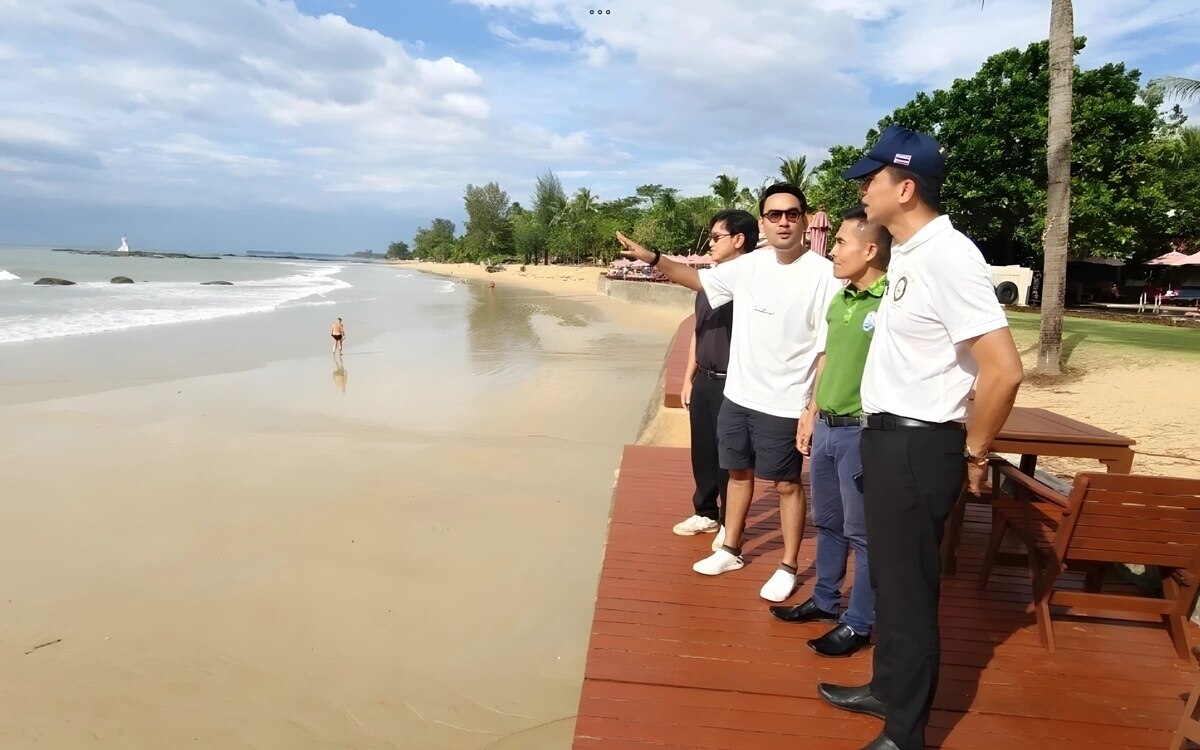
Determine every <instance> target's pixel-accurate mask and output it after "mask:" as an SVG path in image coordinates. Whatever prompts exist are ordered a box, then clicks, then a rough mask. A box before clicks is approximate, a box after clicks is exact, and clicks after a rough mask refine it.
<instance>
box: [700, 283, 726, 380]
mask: <svg viewBox="0 0 1200 750" xmlns="http://www.w3.org/2000/svg"><path fill="white" fill-rule="evenodd" d="M732 335H733V303H732V302H729V303H727V304H724V305H721V306H720V307H718V308H717V309H716V310H714V309H712V306H711V305H709V304H708V295H707V294H705V293H704V292H697V294H696V364H698V365H700V367H701V368H703V369H705V370H711V371H712V372H726V371H728V370H729V339H730V337H731V336H732Z"/></svg>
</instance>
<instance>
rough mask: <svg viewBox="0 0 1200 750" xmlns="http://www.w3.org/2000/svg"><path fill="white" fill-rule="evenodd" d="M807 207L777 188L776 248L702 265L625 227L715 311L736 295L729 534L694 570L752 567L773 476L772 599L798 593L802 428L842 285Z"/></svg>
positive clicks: (724, 437) (724, 435)
mask: <svg viewBox="0 0 1200 750" xmlns="http://www.w3.org/2000/svg"><path fill="white" fill-rule="evenodd" d="M807 213H808V202H807V201H806V200H805V198H804V193H803V192H801V191H800V189H799V188H797V187H795V186H794V185H788V184H785V183H780V184H776V185H772V186H771V187H769V188H767V189H766V191H764V193H763V197H762V199H761V200H760V201H759V215H760V223H761V226H762V229H763V231H764V233H765V234H766V236H767V239H768V240H769V241H770V243H771V245H772V247H773V249H772V248H763V249H761V250H758V251H756V252H753V253H747V254H746V255H743V256H741V257H740V258H735V259H733V260H731V261H729V262H727V263H723V264H721V265H719V266H717V267H715V268H710V269H705V270H702V271H697V270H696V269H694V268H691V267H689V266H686V265H683V264H682V263H675V262H673V261H671V260H669V259H667V258H660V254H659V253H658V252H656V251H650V250H647V249H646V248H644V247H642V246H641V245H638V244H637V243H635V242H633V241H632V240H630V239H629V238H628V237H626V236H625V235H623V234H621V233H619V232H618V233H617V239H618V241H620V242H621V244H622V246H624V248H625V250H626V254H627V255H629V256H630V257H633V258H636V259H638V260H642V261H645V262H646V263H649V264H651V265H653V266H655V267H657V268H658V270H659V271H661V272H662V273H663V274H664V275H666V277H667V278H668V279H670V280H671V281H674V282H675V283H677V284H680V285H682V286H685V287H687V288H689V289H694V290H696V291H703V292H704V293H705V294H706V295H707V296H708V301H709V303H710V304H711V305H712V306H713V307H714V308H718V307H721V306H722V305H725V304H727V303H729V302H731V301H733V300H734V299H735V298H736V300H737V304H736V305H735V306H734V309H733V333H732V337H731V340H730V347H729V370H728V375H727V376H726V379H725V403H724V404H723V405H722V406H721V413H720V416H719V417H718V420H717V433H718V435H717V443H718V452H719V455H720V462H721V468H722V469H725V470H727V471H728V472H729V489H728V491H727V498H726V509H725V528H724V532H725V538H724V540H721V541H722V542H723V544H722V545H721V546H720V547H719V548H717V549H716V550H715V551H714V552H713V553H712V555H710V556H709V557H706V558H704V559H703V560H700V561H699V562H697V563H696V564H695V565H693V566H692V569H693V570H695V571H696V572H697V573H703V574H704V575H720V574H721V573H726V572H729V571H731V570H737V569H739V568H741V567H742V566H743V565H744V564H745V563H744V561H743V559H742V533H743V531H744V530H745V524H746V516H747V515H748V514H749V511H750V501H751V499H752V497H753V495H754V478H755V476H759V477H761V478H763V479H767V480H770V481H773V482H774V483H775V489H776V491H778V493H779V515H780V520H781V524H780V525H781V526H782V528H783V559H782V560H781V562H780V566H779V569H778V570H776V571H775V572H774V574H772V576H771V578H770V579H769V580H768V581H767V582H766V584H765V585H763V587H762V589H761V590H760V592H759V594H760V595H761V596H762V597H763V598H764V599H766V600H768V601H773V602H781V601H783V600H784V599H787V598H788V597H789V596H791V595H792V594H793V593H794V592H795V590H796V560H797V557H798V555H799V553H800V540H801V538H802V537H803V535H804V520H805V515H806V514H807V508H806V507H805V505H806V503H805V497H804V490H803V489H802V488H801V486H800V469H801V456H800V453H799V451H798V450H797V449H796V439H797V431H798V428H799V420H800V415H801V413H803V412H804V410H805V409H806V408H807V407H808V401H809V398H810V397H811V395H812V387H813V379H814V375H815V372H816V362H817V358H818V356H819V355H820V354H821V352H823V351H824V350H825V331H826V322H825V311H826V310H828V309H829V302H830V300H831V299H833V296H834V295H835V294H837V292H838V291H839V290H840V289H841V284H840V282H838V281H837V280H836V279H835V278H834V276H833V265H832V263H831V262H830V261H829V259H827V258H823V257H821V256H820V255H817V254H816V253H811V252H807V250H806V248H805V246H804V229H805V225H806V224H807V218H806V215H807ZM714 546H715V545H714Z"/></svg>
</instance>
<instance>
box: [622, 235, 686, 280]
mask: <svg viewBox="0 0 1200 750" xmlns="http://www.w3.org/2000/svg"><path fill="white" fill-rule="evenodd" d="M617 242H620V243H621V247H623V248H625V249H624V251H623V252H622V254H623V255H624V256H625V257H627V258H632V259H633V260H640V261H642V262H643V263H649V264H651V265H653V266H654V267H655V268H657V269H658V270H659V271H660V272H662V274H663V275H664V276H666V277H667V278H668V279H670V280H671V281H674V282H675V283H676V284H679V285H680V286H685V287H687V288H688V289H692V290H695V291H697V292H703V291H704V287H703V286H702V285H701V284H700V272H699V271H697V270H696V269H695V268H692V267H691V266H688V265H684V264H683V263H676V262H675V261H673V260H671V259H669V258H663V257H661V256H660V255H659V254H658V253H657V252H656V251H654V250H647V249H646V248H644V247H642V246H641V245H639V244H638V243H636V242H634V241H633V240H631V239H629V238H628V237H626V236H625V235H624V234H621V233H620V232H617Z"/></svg>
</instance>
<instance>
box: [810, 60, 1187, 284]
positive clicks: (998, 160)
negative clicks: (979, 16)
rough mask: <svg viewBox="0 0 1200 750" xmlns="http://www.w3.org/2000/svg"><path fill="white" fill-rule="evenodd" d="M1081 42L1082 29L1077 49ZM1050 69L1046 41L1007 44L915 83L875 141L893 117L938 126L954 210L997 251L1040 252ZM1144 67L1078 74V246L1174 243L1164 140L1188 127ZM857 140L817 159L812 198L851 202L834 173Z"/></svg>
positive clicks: (1144, 247) (870, 136)
mask: <svg viewBox="0 0 1200 750" xmlns="http://www.w3.org/2000/svg"><path fill="white" fill-rule="evenodd" d="M1083 45H1084V40H1083V39H1082V38H1080V39H1077V40H1076V50H1077V51H1078V50H1081V49H1083ZM1049 76H1050V73H1049V44H1048V42H1038V43H1035V44H1031V45H1029V46H1028V47H1026V48H1025V49H1024V50H1019V49H1015V48H1014V49H1010V50H1006V51H1004V52H1000V53H999V54H996V55H993V56H991V57H989V58H988V59H987V60H986V61H985V62H984V64H983V66H982V67H981V68H980V70H979V72H978V73H976V74H975V75H974V76H973V77H971V78H969V79H959V80H956V81H955V82H954V83H953V84H952V85H951V86H950V88H949V89H947V90H937V91H934V92H933V93H932V94H926V93H924V92H922V93H920V94H917V96H916V97H915V98H914V99H913V100H912V101H910V102H909V103H908V104H906V105H904V106H903V107H900V108H899V109H897V110H895V111H894V112H893V113H892V114H890V115H888V116H887V117H884V118H883V119H882V120H880V122H879V126H878V130H871V131H870V132H868V133H867V136H866V138H865V142H866V143H868V144H869V143H871V142H873V141H874V140H875V139H876V138H877V137H878V133H879V131H880V130H882V129H883V128H884V127H887V126H888V125H893V124H896V125H903V126H905V127H909V128H912V129H914V130H920V131H923V132H927V133H936V134H937V137H938V140H939V141H940V142H941V144H942V146H943V147H944V148H945V149H946V152H947V154H948V161H947V177H946V181H945V184H944V186H943V189H942V198H943V209H944V210H945V212H946V213H948V214H950V215H951V216H952V217H954V221H955V223H956V225H957V226H958V227H959V228H960V229H962V230H963V231H964V232H965V233H966V234H968V235H969V236H971V237H972V238H973V239H974V240H975V241H976V242H977V243H978V244H979V245H980V247H981V248H982V249H983V250H984V253H985V254H986V255H989V256H990V257H991V259H992V261H993V262H995V263H1010V262H1036V259H1037V258H1038V257H1040V255H1041V246H1042V232H1043V230H1044V228H1045V219H1046V210H1045V207H1046V135H1047V131H1046V126H1047V118H1048V115H1047V91H1048V90H1049ZM1139 78H1140V73H1139V72H1138V71H1136V70H1127V69H1126V68H1125V66H1124V65H1121V64H1108V65H1104V66H1101V67H1099V68H1096V69H1093V70H1084V71H1077V73H1076V75H1075V79H1074V113H1073V120H1074V128H1073V136H1072V147H1071V193H1072V195H1071V254H1072V255H1079V256H1089V255H1096V256H1107V257H1116V258H1122V259H1127V260H1128V259H1134V260H1138V259H1141V258H1145V257H1149V256H1153V255H1157V254H1159V253H1160V252H1162V251H1163V250H1164V249H1165V246H1166V244H1167V241H1168V234H1169V232H1168V227H1167V226H1166V225H1165V222H1164V221H1163V218H1164V216H1166V214H1167V212H1168V211H1169V210H1170V209H1171V207H1172V205H1171V204H1172V202H1173V201H1176V200H1177V199H1176V198H1175V197H1174V196H1171V195H1170V193H1169V192H1168V191H1167V190H1165V188H1164V184H1165V183H1164V181H1165V180H1166V175H1165V173H1164V170H1163V168H1162V163H1161V158H1160V156H1161V154H1162V152H1163V148H1162V144H1161V141H1162V139H1164V138H1170V137H1172V134H1173V132H1175V131H1177V130H1178V127H1179V124H1180V122H1181V121H1182V120H1181V116H1182V113H1180V112H1178V108H1176V110H1175V111H1173V113H1171V114H1170V116H1169V117H1164V116H1163V115H1162V114H1161V113H1160V112H1159V111H1158V108H1157V104H1159V103H1161V101H1162V98H1161V95H1160V94H1157V93H1156V92H1155V91H1154V90H1153V89H1147V90H1146V91H1139V85H1138V81H1139ZM840 149H841V150H840ZM852 151H855V150H854V149H849V147H835V148H834V149H831V157H830V159H827V160H826V161H825V162H823V163H822V164H821V166H820V167H818V169H817V175H818V176H817V186H816V187H815V188H814V190H813V193H812V202H813V204H814V205H822V203H828V204H832V203H833V202H835V200H836V202H839V203H841V202H852V201H851V194H850V192H849V191H846V190H845V189H844V188H839V187H838V184H837V180H836V179H835V175H834V173H835V172H836V171H840V169H841V168H844V167H845V166H848V165H849V163H852V162H853V159H852V158H850V157H851V155H852V154H851V152H852ZM835 155H836V157H835ZM855 155H856V154H855ZM1195 189H1196V188H1194V187H1193V188H1191V189H1190V191H1191V192H1194V191H1195ZM854 198H857V196H856V195H855V196H854ZM1193 231H1194V232H1195V231H1200V229H1197V230H1193Z"/></svg>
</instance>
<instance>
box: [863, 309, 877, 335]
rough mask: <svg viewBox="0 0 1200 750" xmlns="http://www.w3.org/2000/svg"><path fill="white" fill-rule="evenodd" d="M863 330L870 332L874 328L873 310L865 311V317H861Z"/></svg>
mask: <svg viewBox="0 0 1200 750" xmlns="http://www.w3.org/2000/svg"><path fill="white" fill-rule="evenodd" d="M863 330H864V331H867V332H871V331H874V330H875V311H874V310H872V311H871V312H869V313H867V317H865V318H863Z"/></svg>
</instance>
